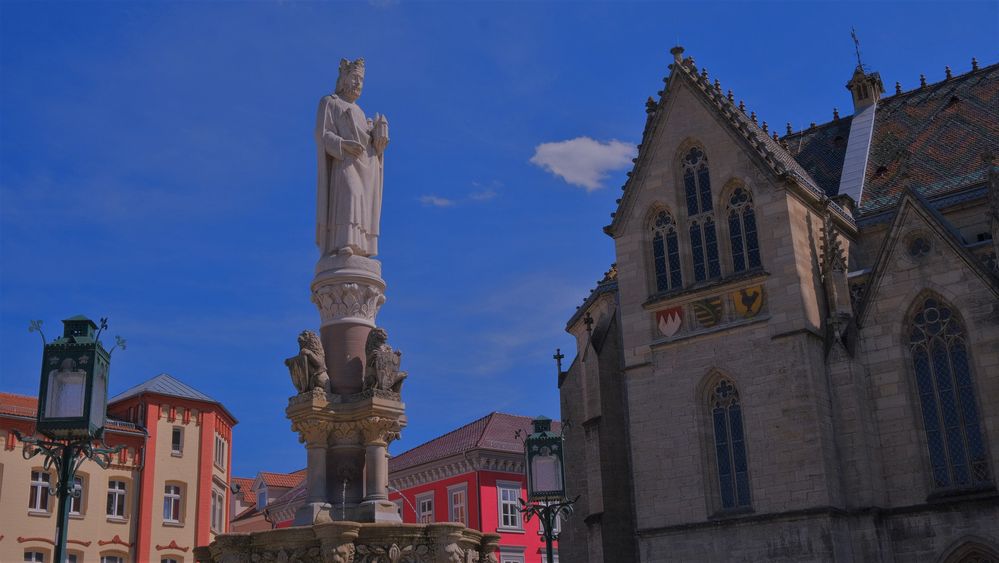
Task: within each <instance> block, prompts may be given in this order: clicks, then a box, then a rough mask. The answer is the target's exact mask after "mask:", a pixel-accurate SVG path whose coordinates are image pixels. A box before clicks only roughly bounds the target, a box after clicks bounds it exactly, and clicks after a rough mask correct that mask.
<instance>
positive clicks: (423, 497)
mask: <svg viewBox="0 0 999 563" xmlns="http://www.w3.org/2000/svg"><path fill="white" fill-rule="evenodd" d="M424 503H429V504H427V506H428V507H429V510H424ZM433 521H434V492H433V491H430V492H429V493H422V494H419V495H416V522H417V524H430V523H432V522H433Z"/></svg>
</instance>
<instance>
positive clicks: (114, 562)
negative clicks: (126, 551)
mask: <svg viewBox="0 0 999 563" xmlns="http://www.w3.org/2000/svg"><path fill="white" fill-rule="evenodd" d="M101 563H125V558H124V557H122V556H121V555H101Z"/></svg>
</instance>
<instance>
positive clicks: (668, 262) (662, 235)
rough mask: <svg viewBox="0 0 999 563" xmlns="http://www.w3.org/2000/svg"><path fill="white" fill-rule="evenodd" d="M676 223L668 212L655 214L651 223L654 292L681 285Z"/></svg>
mask: <svg viewBox="0 0 999 563" xmlns="http://www.w3.org/2000/svg"><path fill="white" fill-rule="evenodd" d="M676 233H677V231H676V222H675V221H674V220H673V216H672V215H670V213H669V211H666V210H663V211H660V212H658V213H656V216H655V219H654V220H653V223H652V262H653V265H654V267H655V272H656V291H657V292H664V291H669V290H671V289H677V288H679V287H681V286H682V285H683V278H682V276H681V274H680V244H679V242H677V234H676Z"/></svg>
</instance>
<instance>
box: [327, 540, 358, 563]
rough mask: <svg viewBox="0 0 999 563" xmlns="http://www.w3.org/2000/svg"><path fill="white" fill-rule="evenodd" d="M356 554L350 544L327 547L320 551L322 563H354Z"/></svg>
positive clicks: (352, 545)
mask: <svg viewBox="0 0 999 563" xmlns="http://www.w3.org/2000/svg"><path fill="white" fill-rule="evenodd" d="M356 552H357V550H356V549H355V548H354V544H352V543H345V544H340V545H336V546H335V545H328V546H325V547H323V549H322V555H323V563H354V554H355V553H356Z"/></svg>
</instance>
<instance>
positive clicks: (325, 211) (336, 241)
mask: <svg viewBox="0 0 999 563" xmlns="http://www.w3.org/2000/svg"><path fill="white" fill-rule="evenodd" d="M344 141H355V142H357V143H360V144H361V145H362V146H364V147H365V149H364V152H363V153H362V154H361V156H359V157H353V156H351V155H350V154H349V153H348V152H346V151H345V150H343V146H342V145H343V142H344ZM316 146H317V149H318V153H319V185H318V193H317V197H316V200H317V214H318V215H317V220H316V245H318V246H319V250H320V252H321V253H322V255H323V256H326V255H329V254H335V253H336V252H337V251H338V250H340V249H341V248H344V247H346V246H349V247H351V249H352V250H353V251H354V254H358V255H361V256H375V255H376V254H378V223H379V220H380V215H381V208H382V178H383V168H382V159H381V157H380V156H378V155H377V154H376V153H375V148H374V146H373V145H372V143H371V122H370V121H368V118H367V117H366V116H365V115H364V111H362V110H361V108H360V106H358V105H357V104H354V103H351V102H348V101H346V100H344V99H342V98H340V97H339V96H337V95H335V94H334V95H330V96H324V97H323V99H322V100H320V102H319V112H318V115H317V116H316Z"/></svg>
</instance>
